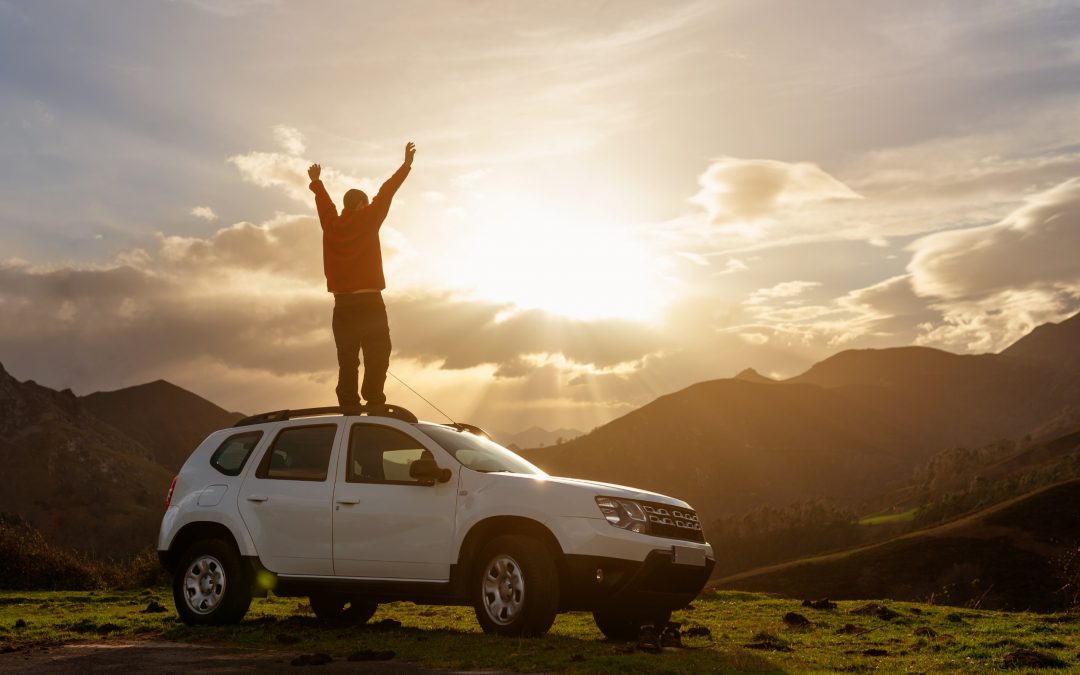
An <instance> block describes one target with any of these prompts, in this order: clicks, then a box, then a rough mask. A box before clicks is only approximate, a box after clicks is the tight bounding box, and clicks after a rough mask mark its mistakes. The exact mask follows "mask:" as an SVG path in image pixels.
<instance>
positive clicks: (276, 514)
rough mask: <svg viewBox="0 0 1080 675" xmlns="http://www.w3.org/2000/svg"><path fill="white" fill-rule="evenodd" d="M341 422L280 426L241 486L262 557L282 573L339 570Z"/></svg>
mask: <svg viewBox="0 0 1080 675" xmlns="http://www.w3.org/2000/svg"><path fill="white" fill-rule="evenodd" d="M342 428H343V424H342V423H341V422H340V421H337V422H318V423H311V424H302V425H288V426H283V427H282V428H280V429H279V430H278V432H277V434H276V436H275V437H274V438H273V439H272V440H271V442H270V443H269V445H268V446H267V448H266V450H265V451H264V452H263V455H262V457H261V458H260V461H259V464H258V466H257V468H256V469H255V471H253V472H252V473H249V474H248V476H247V478H246V479H245V480H244V484H243V485H242V486H241V488H240V493H239V496H238V497H237V499H238V505H239V509H240V515H241V517H242V518H243V519H244V524H245V525H247V528H248V531H249V532H250V533H251V537H252V539H253V540H254V542H255V548H256V549H257V550H258V552H259V559H260V560H261V561H262V564H263V565H264V566H265V567H266V568H267V569H268V570H270V571H272V572H276V573H278V574H292V575H318V576H330V575H332V574H333V573H334V567H333V547H332V536H333V532H332V521H331V515H330V514H331V508H332V507H331V502H332V500H333V492H334V478H335V476H334V474H335V473H336V468H337V465H338V463H337V462H336V461H332V459H334V458H335V457H336V453H335V450H336V448H337V447H338V445H339V441H338V436H339V435H340V431H341V429H342Z"/></svg>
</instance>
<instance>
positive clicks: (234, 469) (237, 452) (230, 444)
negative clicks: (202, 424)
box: [210, 431, 262, 476]
mask: <svg viewBox="0 0 1080 675" xmlns="http://www.w3.org/2000/svg"><path fill="white" fill-rule="evenodd" d="M260 438H262V432H261V431H248V432H245V433H242V434H233V435H232V436H229V437H228V438H226V439H225V440H224V441H223V442H222V443H221V445H219V446H218V449H217V450H215V451H214V454H213V455H210V466H212V467H214V468H215V469H217V470H218V471H220V472H221V473H223V474H225V475H226V476H239V475H240V471H241V470H242V469H243V468H244V464H246V463H247V459H248V457H249V456H250V455H251V451H252V450H254V449H255V446H256V445H258V444H259V439H260Z"/></svg>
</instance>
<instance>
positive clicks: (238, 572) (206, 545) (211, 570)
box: [173, 539, 251, 626]
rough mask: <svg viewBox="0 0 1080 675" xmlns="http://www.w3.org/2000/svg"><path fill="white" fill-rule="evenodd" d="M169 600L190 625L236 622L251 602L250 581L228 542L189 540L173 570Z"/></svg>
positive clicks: (219, 540) (182, 618) (237, 555)
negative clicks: (171, 597) (187, 546)
mask: <svg viewBox="0 0 1080 675" xmlns="http://www.w3.org/2000/svg"><path fill="white" fill-rule="evenodd" d="M173 602H174V603H175V604H176V611H177V612H178V613H179V614H180V619H181V620H182V621H183V622H184V623H186V624H188V625H191V626H196V625H219V624H225V623H237V622H238V621H240V619H242V618H244V614H246V613H247V610H248V606H249V605H251V582H250V579H249V575H248V573H247V570H245V569H244V563H243V561H242V560H241V559H240V555H239V554H238V553H237V552H236V550H235V549H234V548H233V547H232V545H231V544H230V543H229V542H226V541H222V540H221V539H204V540H202V541H198V542H196V543H194V544H192V545H191V546H190V547H189V548H188V549H187V550H186V551H185V552H184V554H183V555H181V556H180V562H179V564H178V565H177V567H176V571H175V573H174V574H173Z"/></svg>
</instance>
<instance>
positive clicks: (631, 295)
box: [438, 195, 672, 322]
mask: <svg viewBox="0 0 1080 675" xmlns="http://www.w3.org/2000/svg"><path fill="white" fill-rule="evenodd" d="M458 216H459V219H460V222H459V223H457V225H456V236H455V238H454V242H453V243H452V244H450V248H451V249H452V252H450V251H445V249H444V255H441V256H440V258H441V259H442V260H444V261H445V260H446V259H447V257H446V255H445V254H447V253H449V254H450V256H449V257H450V258H452V259H456V260H457V261H458V262H457V264H454V265H449V266H448V265H445V264H444V265H440V266H439V267H440V271H439V276H440V277H442V278H441V279H439V280H438V281H439V283H440V284H442V283H445V284H447V285H451V286H453V287H456V288H464V289H468V290H469V292H470V293H472V294H474V295H476V296H478V297H481V298H483V299H487V300H492V301H495V302H499V303H507V304H511V305H513V306H514V307H515V308H517V309H540V310H543V311H546V312H549V313H551V314H555V315H559V316H564V317H568V318H573V319H579V320H599V319H609V318H621V319H632V320H638V321H649V322H651V321H655V320H657V319H658V318H659V317H660V316H661V314H662V312H663V309H664V307H665V306H666V304H667V300H668V298H669V297H670V296H671V290H672V289H671V288H670V286H671V284H672V280H671V279H670V278H669V277H667V276H666V275H665V274H664V271H665V264H664V259H663V256H661V255H660V254H659V253H657V252H656V251H654V250H651V248H650V246H649V243H650V242H649V238H648V236H647V233H646V232H645V231H644V230H643V229H642V228H640V227H639V226H636V225H633V224H625V223H617V222H612V221H611V220H605V219H604V218H603V217H602V216H597V215H596V214H586V213H575V211H574V209H573V208H572V205H570V206H568V205H544V204H537V203H535V202H533V201H532V200H529V199H527V198H523V197H522V196H521V195H513V196H505V195H504V196H502V197H500V198H499V199H497V200H487V202H486V203H485V204H484V205H483V208H478V209H475V210H473V211H471V212H468V213H460V214H458Z"/></svg>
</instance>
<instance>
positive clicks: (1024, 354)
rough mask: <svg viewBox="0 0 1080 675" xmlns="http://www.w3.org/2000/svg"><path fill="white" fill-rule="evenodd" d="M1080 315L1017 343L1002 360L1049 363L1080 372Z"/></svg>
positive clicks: (1034, 333)
mask: <svg viewBox="0 0 1080 675" xmlns="http://www.w3.org/2000/svg"><path fill="white" fill-rule="evenodd" d="M1078 344H1080V314H1077V315H1075V316H1073V317H1072V318H1070V319H1066V320H1065V321H1062V322H1061V323H1046V324H1043V325H1041V326H1038V327H1037V328H1035V330H1033V331H1031V332H1030V333H1028V334H1027V335H1025V336H1024V337H1022V338H1020V339H1019V340H1017V341H1016V342H1015V343H1013V345H1012V346H1010V347H1009V348H1008V349H1006V350H1005V351H1003V352H1001V354H1002V356H1008V357H1012V358H1018V359H1026V360H1029V361H1034V362H1041V363H1047V364H1050V365H1051V366H1055V367H1059V368H1062V369H1066V370H1070V371H1072V372H1077V371H1080V353H1078V351H1077V348H1076V345H1078Z"/></svg>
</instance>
